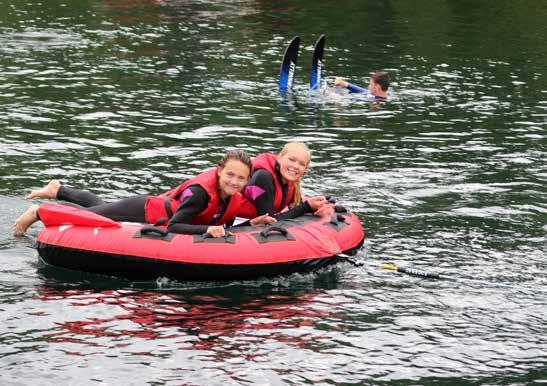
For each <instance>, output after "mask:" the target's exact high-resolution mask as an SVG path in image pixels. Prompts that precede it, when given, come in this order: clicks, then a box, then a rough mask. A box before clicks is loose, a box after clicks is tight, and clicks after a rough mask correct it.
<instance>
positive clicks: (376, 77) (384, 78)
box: [334, 71, 390, 103]
mask: <svg viewBox="0 0 547 386" xmlns="http://www.w3.org/2000/svg"><path fill="white" fill-rule="evenodd" d="M389 83H390V79H389V74H388V73H387V72H385V71H376V72H375V73H374V74H372V76H371V77H370V80H369V82H368V88H364V87H360V86H357V85H355V84H353V83H349V82H348V81H346V80H344V79H342V78H341V77H336V78H335V79H334V86H335V87H341V88H347V89H348V90H349V92H350V93H357V94H363V93H366V94H367V96H368V97H370V99H371V100H372V101H373V102H375V103H382V102H387V90H388V89H389Z"/></svg>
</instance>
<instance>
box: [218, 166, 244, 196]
mask: <svg viewBox="0 0 547 386" xmlns="http://www.w3.org/2000/svg"><path fill="white" fill-rule="evenodd" d="M250 173H251V170H250V169H249V166H247V165H245V164H244V163H243V162H241V161H238V160H235V159H229V160H228V161H227V162H226V164H225V165H224V167H223V168H221V169H220V168H219V170H218V172H217V174H218V185H219V189H220V196H221V197H222V198H226V197H228V196H233V195H234V194H236V193H238V192H241V190H242V189H243V187H244V186H245V184H246V183H247V181H248V180H249V175H250Z"/></svg>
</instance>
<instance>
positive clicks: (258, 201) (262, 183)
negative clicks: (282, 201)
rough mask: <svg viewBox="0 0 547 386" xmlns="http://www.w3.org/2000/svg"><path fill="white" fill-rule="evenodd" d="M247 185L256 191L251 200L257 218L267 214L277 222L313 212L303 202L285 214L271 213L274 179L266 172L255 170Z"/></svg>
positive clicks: (273, 197)
mask: <svg viewBox="0 0 547 386" xmlns="http://www.w3.org/2000/svg"><path fill="white" fill-rule="evenodd" d="M247 185H248V187H251V188H252V189H257V190H255V193H256V196H255V199H254V200H252V199H251V201H252V203H253V204H254V206H255V207H256V214H257V216H261V215H263V214H266V213H268V214H269V215H270V216H272V217H274V218H275V219H277V220H286V219H289V218H295V217H298V216H302V215H303V214H304V213H311V212H313V211H312V209H311V207H310V206H309V204H308V203H307V202H304V203H302V204H300V205H298V206H296V207H294V208H292V209H290V210H288V211H286V212H280V213H273V203H274V199H275V188H274V179H273V176H272V175H271V174H270V172H268V171H267V170H264V169H259V170H257V171H256V172H255V173H254V174H253V176H252V178H251V180H250V181H249V183H248V184H247Z"/></svg>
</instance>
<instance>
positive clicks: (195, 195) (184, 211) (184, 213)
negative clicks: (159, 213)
mask: <svg viewBox="0 0 547 386" xmlns="http://www.w3.org/2000/svg"><path fill="white" fill-rule="evenodd" d="M186 190H190V191H191V192H192V194H191V195H188V196H186V197H185V198H184V199H183V201H182V203H181V204H180V205H179V207H178V208H177V211H176V212H175V213H174V214H173V217H171V220H170V221H169V224H168V225H167V231H168V232H171V233H184V234H203V233H206V232H207V228H209V225H193V224H190V221H191V220H192V219H193V218H194V217H195V216H196V215H198V214H199V213H201V212H203V211H204V210H205V208H207V204H208V203H209V195H208V194H207V192H206V191H205V190H204V189H203V188H202V187H201V186H199V185H193V186H190V187H189V188H187V189H185V191H186Z"/></svg>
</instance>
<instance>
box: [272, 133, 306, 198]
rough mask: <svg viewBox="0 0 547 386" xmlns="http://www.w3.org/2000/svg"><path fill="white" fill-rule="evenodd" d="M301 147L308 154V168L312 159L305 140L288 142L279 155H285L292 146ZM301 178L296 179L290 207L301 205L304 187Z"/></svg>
mask: <svg viewBox="0 0 547 386" xmlns="http://www.w3.org/2000/svg"><path fill="white" fill-rule="evenodd" d="M295 147H299V148H300V149H302V150H304V151H305V152H306V153H307V154H308V163H307V165H306V168H307V167H308V165H309V164H310V161H311V151H310V149H309V148H308V146H307V145H306V144H305V143H304V142H287V143H286V144H285V146H283V148H282V149H281V150H280V151H279V153H277V156H278V157H283V156H284V155H285V154H287V153H288V152H289V150H290V149H291V148H295ZM301 183H302V181H301V180H298V181H294V182H293V185H294V196H293V199H292V202H291V203H290V204H289V207H290V208H293V207H295V206H297V205H300V204H301V203H302V188H301Z"/></svg>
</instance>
